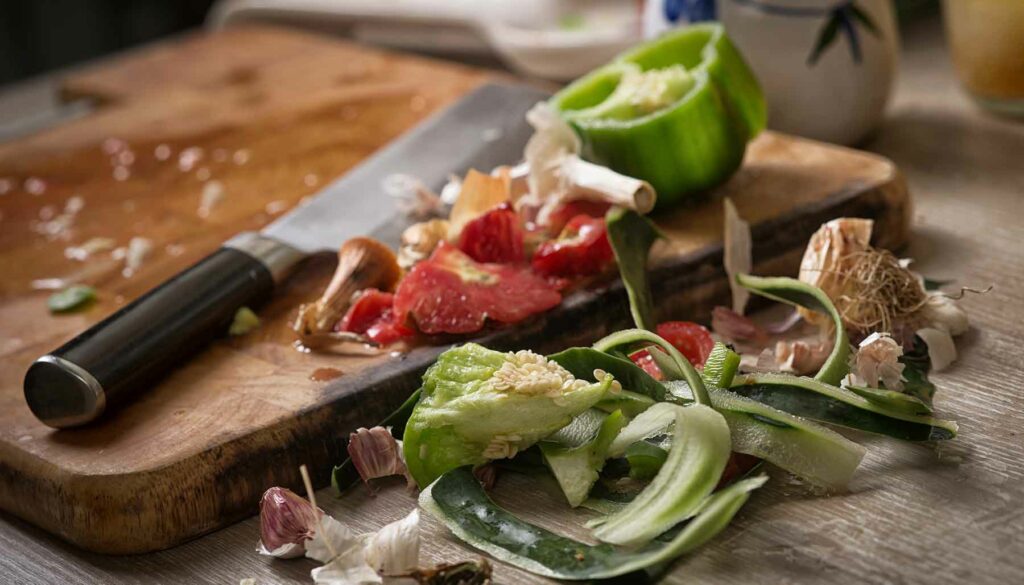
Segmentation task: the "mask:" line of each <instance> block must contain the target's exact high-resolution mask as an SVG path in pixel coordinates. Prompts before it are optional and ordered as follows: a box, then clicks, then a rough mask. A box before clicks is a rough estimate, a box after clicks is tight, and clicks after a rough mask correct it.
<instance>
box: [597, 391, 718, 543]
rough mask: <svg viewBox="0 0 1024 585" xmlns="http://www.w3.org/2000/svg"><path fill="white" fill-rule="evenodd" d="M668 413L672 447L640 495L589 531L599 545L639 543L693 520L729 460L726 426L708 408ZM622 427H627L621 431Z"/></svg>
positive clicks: (677, 408)
mask: <svg viewBox="0 0 1024 585" xmlns="http://www.w3.org/2000/svg"><path fill="white" fill-rule="evenodd" d="M665 406H666V407H667V408H669V409H671V411H672V413H673V414H674V418H675V421H674V428H673V431H672V433H673V438H672V448H671V449H670V450H669V453H668V458H667V459H666V460H665V463H664V464H663V465H662V466H661V470H660V471H658V474H657V475H656V476H655V478H654V479H653V480H652V481H651V483H650V484H649V485H648V486H647V487H646V488H644V490H643V491H642V492H640V495H638V496H637V497H636V499H634V500H633V501H632V502H630V503H629V504H628V505H627V506H626V507H625V508H623V509H622V510H620V511H619V512H617V513H615V514H612V515H611V516H609V517H608V518H607V519H606V521H605V522H604V523H603V524H601V526H600V527H598V528H597V529H596V530H595V531H594V537H595V538H597V539H598V540H600V541H602V542H609V543H612V544H618V545H624V546H641V545H644V544H646V543H648V542H650V541H651V540H653V539H654V538H655V537H657V536H658V535H659V534H661V533H663V532H665V531H667V530H668V529H670V528H672V527H673V526H675V525H676V524H678V523H680V522H682V521H683V520H686V519H688V518H691V517H693V515H694V514H695V513H696V512H697V511H698V510H699V508H700V505H701V503H702V502H703V501H704V499H705V498H707V497H708V496H709V495H710V494H711V492H712V490H714V489H715V486H716V485H717V484H718V480H719V479H720V478H721V477H722V471H723V470H724V469H725V464H726V462H727V461H728V460H729V454H730V453H731V451H732V450H731V441H730V438H729V425H728V424H727V423H726V422H725V419H724V418H723V417H722V415H721V414H719V413H717V412H715V410H714V409H713V408H711V407H708V406H703V405H700V404H695V405H693V406H688V407H683V406H678V405H674V404H665ZM627 428H628V427H627Z"/></svg>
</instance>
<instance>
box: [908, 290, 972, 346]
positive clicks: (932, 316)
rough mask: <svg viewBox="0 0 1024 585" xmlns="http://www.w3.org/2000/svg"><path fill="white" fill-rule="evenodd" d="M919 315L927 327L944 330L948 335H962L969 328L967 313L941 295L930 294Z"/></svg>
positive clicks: (954, 302)
mask: <svg viewBox="0 0 1024 585" xmlns="http://www.w3.org/2000/svg"><path fill="white" fill-rule="evenodd" d="M920 314H921V317H922V320H923V321H924V322H925V323H927V324H928V326H929V327H934V328H936V329H945V330H946V331H949V334H950V335H954V336H956V335H962V334H963V333H966V332H967V330H968V329H969V328H970V322H969V321H968V319H967V311H964V310H963V309H962V308H961V307H960V305H958V304H957V302H956V301H954V300H953V299H951V298H949V297H947V296H946V295H943V294H941V293H930V294H929V295H928V301H927V302H926V303H925V304H924V306H923V307H921V312H920Z"/></svg>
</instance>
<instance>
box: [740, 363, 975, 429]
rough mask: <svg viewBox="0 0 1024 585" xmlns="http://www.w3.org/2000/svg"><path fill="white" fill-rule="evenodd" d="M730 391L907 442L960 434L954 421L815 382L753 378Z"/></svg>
mask: <svg viewBox="0 0 1024 585" xmlns="http://www.w3.org/2000/svg"><path fill="white" fill-rule="evenodd" d="M729 389H730V390H731V391H732V392H735V393H736V394H739V395H740V396H745V397H747V398H751V399H753V400H756V401H758V402H761V403H764V404H767V405H769V406H771V407H773V408H776V409H778V410H782V411H784V412H788V413H790V414H794V415H796V416H800V417H804V418H809V419H811V420H816V421H819V422H824V423H828V424H833V425H837V426H842V427H847V428H851V429H857V430H860V431H866V432H869V433H875V434H879V435H887V436H890V437H895V438H897V439H903V440H906V441H937V440H944V439H952V438H953V437H955V436H956V433H957V425H956V423H955V422H953V421H948V420H942V419H937V418H932V417H931V416H928V415H919V414H910V413H907V412H905V411H901V410H899V409H894V408H891V407H889V406H887V405H886V404H884V403H882V402H873V401H870V400H867V399H866V398H864V397H862V396H860V395H858V394H856V393H855V392H852V391H850V390H847V389H845V388H840V387H838V386H832V385H829V384H824V383H822V382H820V381H818V380H814V379H811V378H805V377H798V376H790V375H787V374H749V375H744V376H738V377H737V378H736V379H735V380H733V384H732V386H731V387H730V388H729Z"/></svg>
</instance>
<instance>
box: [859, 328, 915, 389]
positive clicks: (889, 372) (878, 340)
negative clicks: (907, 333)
mask: <svg viewBox="0 0 1024 585" xmlns="http://www.w3.org/2000/svg"><path fill="white" fill-rule="evenodd" d="M902 355H903V346H901V345H900V344H899V343H897V342H896V340H895V339H893V338H892V337H891V336H890V335H889V334H888V333H872V334H871V335H869V336H867V337H865V338H864V341H862V342H861V343H860V346H859V347H858V348H857V353H856V354H855V355H854V356H853V368H852V369H853V373H854V374H856V376H857V378H858V379H859V380H863V382H864V383H865V384H867V385H868V386H869V387H871V388H880V387H881V384H884V385H885V388H886V389H887V390H895V391H897V392H900V391H902V390H903V382H904V380H903V368H904V367H905V366H904V364H902V363H900V361H899V359H900V357H901V356H902Z"/></svg>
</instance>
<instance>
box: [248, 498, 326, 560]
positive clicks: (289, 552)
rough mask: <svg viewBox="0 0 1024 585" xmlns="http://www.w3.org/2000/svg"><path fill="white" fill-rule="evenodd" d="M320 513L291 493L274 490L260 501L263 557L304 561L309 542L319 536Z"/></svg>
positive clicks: (261, 552) (258, 550)
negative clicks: (300, 558) (307, 542)
mask: <svg viewBox="0 0 1024 585" xmlns="http://www.w3.org/2000/svg"><path fill="white" fill-rule="evenodd" d="M318 514H319V513H318V512H317V510H315V509H314V508H313V506H312V505H311V504H310V503H309V502H308V501H306V499H305V498H302V497H300V496H298V495H297V494H295V492H292V491H291V490H289V489H286V488H282V487H272V488H270V489H268V490H267V491H266V492H264V493H263V498H261V499H260V543H259V546H258V547H257V548H256V550H257V552H259V553H260V554H262V555H268V556H272V557H278V558H285V559H288V558H295V557H301V556H302V555H303V554H305V552H306V541H308V540H310V539H312V538H313V536H314V535H315V534H316V529H317V522H318V519H319V518H318Z"/></svg>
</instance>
